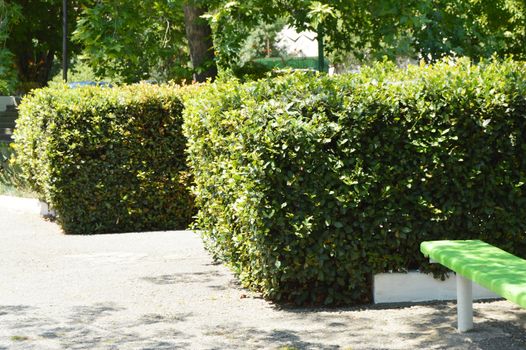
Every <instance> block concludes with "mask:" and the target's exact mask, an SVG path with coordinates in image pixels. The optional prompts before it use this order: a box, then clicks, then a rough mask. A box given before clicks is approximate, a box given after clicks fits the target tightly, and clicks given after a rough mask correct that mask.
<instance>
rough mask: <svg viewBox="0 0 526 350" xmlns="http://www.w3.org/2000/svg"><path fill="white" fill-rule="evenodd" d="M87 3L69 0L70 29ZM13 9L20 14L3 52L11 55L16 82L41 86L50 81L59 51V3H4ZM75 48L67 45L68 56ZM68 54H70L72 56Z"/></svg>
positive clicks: (30, 0) (36, 0)
mask: <svg viewBox="0 0 526 350" xmlns="http://www.w3.org/2000/svg"><path fill="white" fill-rule="evenodd" d="M90 2H91V1H90V0H71V1H70V6H69V7H68V11H69V14H68V18H69V29H70V30H72V29H73V28H74V26H75V23H76V19H77V15H78V13H79V12H80V10H81V8H82V6H84V5H89V4H90ZM5 4H6V5H7V6H9V7H11V6H16V7H17V8H18V9H19V13H20V14H21V15H20V17H19V20H18V21H17V22H15V23H14V24H13V25H12V27H11V30H10V34H9V37H8V38H7V40H6V48H7V49H9V51H11V52H12V53H13V54H14V61H15V65H16V68H17V73H18V78H19V79H20V81H21V82H22V83H29V85H35V86H36V87H38V86H44V85H46V83H47V82H48V80H49V79H50V78H51V71H52V68H53V63H54V60H55V57H56V56H57V55H61V50H62V1H61V0H16V1H14V0H13V1H5ZM78 49H79V47H78V46H75V45H70V47H69V50H70V51H71V52H73V51H77V50H78ZM71 52H70V53H71Z"/></svg>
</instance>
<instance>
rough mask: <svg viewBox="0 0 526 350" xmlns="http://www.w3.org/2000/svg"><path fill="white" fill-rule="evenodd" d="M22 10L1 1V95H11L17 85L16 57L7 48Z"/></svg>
mask: <svg viewBox="0 0 526 350" xmlns="http://www.w3.org/2000/svg"><path fill="white" fill-rule="evenodd" d="M20 17H21V13H20V8H19V7H18V6H16V5H12V4H8V3H6V2H5V1H4V0H0V95H7V94H11V93H12V92H13V91H14V89H15V85H16V83H17V74H16V71H15V69H14V67H13V65H14V61H13V60H14V55H13V53H12V52H11V51H9V49H8V48H7V47H6V42H7V39H8V38H9V34H10V30H11V28H12V26H13V25H14V24H16V22H17V21H18V20H19V19H20Z"/></svg>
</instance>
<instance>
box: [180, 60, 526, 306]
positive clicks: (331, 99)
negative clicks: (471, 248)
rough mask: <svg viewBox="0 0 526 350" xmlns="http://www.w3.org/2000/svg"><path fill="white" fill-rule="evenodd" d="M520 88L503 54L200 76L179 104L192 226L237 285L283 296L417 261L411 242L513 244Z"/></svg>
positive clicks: (366, 280)
mask: <svg viewBox="0 0 526 350" xmlns="http://www.w3.org/2000/svg"><path fill="white" fill-rule="evenodd" d="M525 96H526V67H525V65H524V64H523V63H516V62H512V61H506V62H501V63H499V62H486V63H481V64H480V65H478V66H476V65H472V64H470V63H469V62H467V61H459V62H456V63H452V62H443V63H439V64H436V65H434V66H420V67H409V68H408V69H407V70H399V69H396V68H395V67H393V66H391V65H389V64H383V65H379V66H376V67H373V68H369V69H364V71H362V72H361V73H359V74H352V75H346V76H336V77H327V76H312V75H309V74H307V75H305V74H295V75H292V76H286V77H278V78H275V79H273V80H262V81H259V82H255V83H249V84H245V85H243V84H239V83H236V82H232V83H227V84H214V85H211V86H209V87H207V88H205V89H204V90H203V91H202V92H201V95H200V96H198V98H195V99H193V100H192V101H190V102H188V103H187V105H186V110H185V114H186V116H185V126H184V132H185V135H186V136H187V138H188V139H189V146H188V147H189V149H188V152H189V164H190V166H191V168H192V171H193V173H194V176H195V184H196V185H195V195H196V201H197V206H198V208H199V213H198V219H197V220H198V221H197V223H198V226H199V228H200V229H201V230H202V232H203V235H204V237H205V238H206V239H207V243H208V246H209V247H210V249H212V251H213V252H214V253H215V254H216V255H217V256H218V257H221V258H223V259H224V260H226V261H227V262H228V263H229V264H230V265H231V266H232V267H233V268H234V269H235V271H236V272H237V273H238V274H239V276H240V278H241V280H242V282H243V284H244V285H245V286H248V287H250V288H252V289H255V290H258V291H261V292H262V293H263V295H264V296H265V297H267V298H269V299H273V300H277V301H284V302H294V303H297V304H319V303H325V304H348V303H359V302H367V301H369V300H370V285H371V283H370V280H371V276H372V274H373V273H377V272H384V271H405V270H407V269H410V268H421V269H423V270H424V271H429V270H430V267H429V264H428V263H427V262H426V261H425V259H424V257H423V256H422V254H420V252H419V248H418V247H419V244H420V242H422V241H424V240H432V239H468V238H481V239H483V240H485V241H487V242H490V243H493V244H496V245H497V246H499V247H502V248H504V249H506V250H508V251H511V252H513V253H515V254H518V255H519V256H522V257H526V240H525V238H526V236H525V232H526V220H525V218H526V194H525V190H526V187H525V183H526V99H525Z"/></svg>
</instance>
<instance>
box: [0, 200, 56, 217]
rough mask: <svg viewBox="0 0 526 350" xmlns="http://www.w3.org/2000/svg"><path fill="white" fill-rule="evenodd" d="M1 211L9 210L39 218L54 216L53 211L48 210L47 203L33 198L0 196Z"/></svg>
mask: <svg viewBox="0 0 526 350" xmlns="http://www.w3.org/2000/svg"><path fill="white" fill-rule="evenodd" d="M1 209H10V210H15V211H18V212H23V213H28V214H37V215H41V216H47V215H50V216H56V212H55V210H53V209H52V208H50V207H49V205H48V204H47V203H44V202H41V201H39V200H38V199H35V198H22V197H14V196H3V195H0V210H1Z"/></svg>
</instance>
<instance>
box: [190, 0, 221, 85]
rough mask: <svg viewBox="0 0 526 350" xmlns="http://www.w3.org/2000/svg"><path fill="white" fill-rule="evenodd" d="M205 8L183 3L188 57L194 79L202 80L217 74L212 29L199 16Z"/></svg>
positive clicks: (203, 12)
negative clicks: (188, 48) (188, 50)
mask: <svg viewBox="0 0 526 350" xmlns="http://www.w3.org/2000/svg"><path fill="white" fill-rule="evenodd" d="M205 13H206V8H204V7H203V6H197V5H195V4H192V3H187V4H185V5H184V24H185V29H186V38H187V40H188V45H189V47H190V59H191V61H192V66H193V67H194V80H195V81H197V82H204V81H206V79H208V78H212V79H214V78H215V77H216V76H217V66H216V63H215V60H214V58H215V56H214V43H213V42H212V29H211V28H210V25H209V24H208V22H206V21H205V20H204V19H202V18H201V16H202V15H203V14H205Z"/></svg>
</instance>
